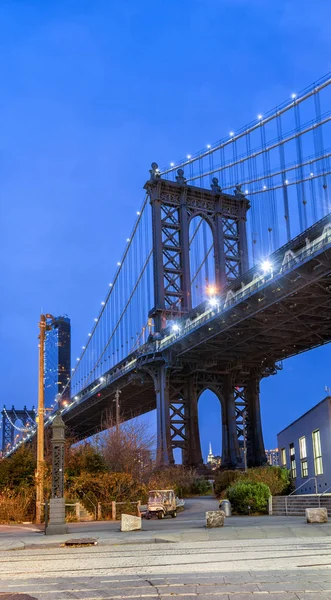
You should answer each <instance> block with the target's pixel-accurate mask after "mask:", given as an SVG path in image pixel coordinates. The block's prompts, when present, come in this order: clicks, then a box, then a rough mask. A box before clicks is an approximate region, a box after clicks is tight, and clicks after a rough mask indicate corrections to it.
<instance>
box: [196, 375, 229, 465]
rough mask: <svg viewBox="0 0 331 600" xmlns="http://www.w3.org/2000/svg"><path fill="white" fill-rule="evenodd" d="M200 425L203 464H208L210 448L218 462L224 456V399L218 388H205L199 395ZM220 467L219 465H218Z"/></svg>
mask: <svg viewBox="0 0 331 600" xmlns="http://www.w3.org/2000/svg"><path fill="white" fill-rule="evenodd" d="M197 400H198V424H199V438H200V446H201V451H202V456H203V462H204V463H206V461H207V458H208V455H209V453H210V446H211V449H212V452H213V455H214V457H217V458H215V464H216V462H217V463H218V462H219V460H218V459H219V457H220V458H222V454H223V415H224V409H223V398H222V396H221V394H220V392H219V390H217V387H216V386H212V385H211V386H205V387H203V388H202V389H201V390H199V394H198V398H197ZM218 467H219V465H218Z"/></svg>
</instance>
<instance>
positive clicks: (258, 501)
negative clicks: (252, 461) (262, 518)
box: [227, 481, 270, 515]
mask: <svg viewBox="0 0 331 600" xmlns="http://www.w3.org/2000/svg"><path fill="white" fill-rule="evenodd" d="M269 496H270V489H269V488H268V486H267V485H266V484H265V483H254V482H252V481H239V482H238V483H236V484H235V485H233V486H231V487H229V489H228V490H227V497H228V499H229V500H230V502H231V505H232V509H233V511H234V512H236V513H238V514H241V515H247V514H249V513H250V512H252V513H265V512H266V510H267V506H268V499H269ZM248 507H250V508H248Z"/></svg>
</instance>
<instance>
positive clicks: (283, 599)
mask: <svg viewBox="0 0 331 600" xmlns="http://www.w3.org/2000/svg"><path fill="white" fill-rule="evenodd" d="M216 507H217V502H216V500H215V499H213V498H204V499H201V498H200V499H190V500H188V501H187V503H186V509H185V511H184V513H180V514H179V515H178V517H177V519H164V520H162V521H159V520H151V521H145V520H143V531H138V532H132V533H120V531H119V523H118V522H116V523H112V522H96V523H72V524H70V525H69V533H68V534H67V535H65V536H45V535H43V533H42V531H40V530H39V529H38V528H37V527H35V526H34V525H26V526H0V592H1V593H3V594H4V596H3V597H2V598H1V595H0V600H14V598H15V595H16V594H19V596H18V599H19V600H28V599H27V596H29V597H32V598H36V599H37V600H72V599H77V600H102V599H104V600H107V599H117V600H118V599H120V598H124V599H125V598H131V599H137V600H138V599H140V598H146V599H150V600H154V599H156V598H157V599H158V600H170V599H176V598H177V599H183V600H190V599H191V598H192V599H193V598H196V599H200V600H204V599H207V598H208V599H210V600H211V599H212V598H220V599H221V600H264V599H265V600H298V599H301V600H305V599H306V600H307V599H311V600H315V599H316V600H331V524H330V523H327V524H323V525H308V524H306V523H305V521H304V519H303V518H301V517H268V516H265V517H231V518H229V519H227V520H226V524H225V527H223V528H219V529H210V530H207V529H206V528H205V527H204V512H205V510H209V509H211V510H212V509H214V508H216ZM83 537H92V538H95V539H96V540H97V542H98V545H97V546H91V547H87V548H82V547H73V548H67V547H63V545H62V544H63V542H64V541H65V540H67V539H73V538H74V539H76V540H77V541H78V540H80V539H81V538H83ZM26 595H27V596H26Z"/></svg>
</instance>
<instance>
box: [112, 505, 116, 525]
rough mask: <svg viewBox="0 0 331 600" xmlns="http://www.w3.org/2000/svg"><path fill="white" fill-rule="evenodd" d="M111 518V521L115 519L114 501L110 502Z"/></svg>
mask: <svg viewBox="0 0 331 600" xmlns="http://www.w3.org/2000/svg"><path fill="white" fill-rule="evenodd" d="M111 518H112V520H113V521H116V502H114V501H113V502H112V503H111Z"/></svg>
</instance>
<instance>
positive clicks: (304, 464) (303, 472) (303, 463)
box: [301, 458, 308, 477]
mask: <svg viewBox="0 0 331 600" xmlns="http://www.w3.org/2000/svg"><path fill="white" fill-rule="evenodd" d="M301 477H308V462H307V459H306V458H305V459H304V460H302V461H301Z"/></svg>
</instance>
